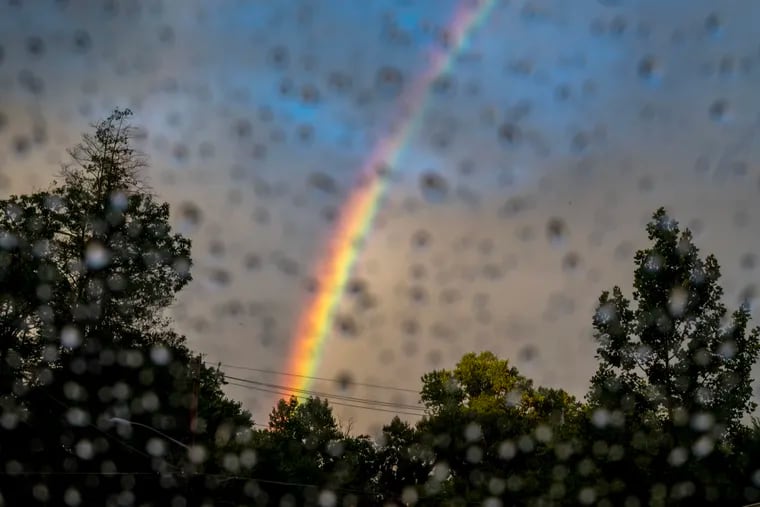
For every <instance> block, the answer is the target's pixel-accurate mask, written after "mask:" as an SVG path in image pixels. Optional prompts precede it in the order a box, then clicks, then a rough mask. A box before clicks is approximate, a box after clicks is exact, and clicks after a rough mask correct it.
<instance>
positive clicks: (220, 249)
mask: <svg viewBox="0 0 760 507" xmlns="http://www.w3.org/2000/svg"><path fill="white" fill-rule="evenodd" d="M208 251H209V253H210V254H211V256H212V257H215V258H217V259H221V258H222V257H224V243H223V242H221V241H220V240H218V239H215V240H212V241H211V244H210V245H209V247H208Z"/></svg>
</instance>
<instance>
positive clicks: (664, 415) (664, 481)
mask: <svg viewBox="0 0 760 507" xmlns="http://www.w3.org/2000/svg"><path fill="white" fill-rule="evenodd" d="M647 232H648V235H649V239H650V240H651V241H652V242H653V243H654V244H653V245H652V246H651V247H650V248H647V249H644V250H640V251H638V252H637V253H636V255H635V258H634V263H635V266H636V267H635V271H634V283H633V286H634V290H633V300H629V299H627V298H626V297H625V296H624V295H623V293H622V290H621V289H620V288H619V287H615V288H614V289H613V290H612V292H611V293H610V292H604V293H603V294H602V295H601V297H600V298H599V305H598V308H597V311H596V314H595V316H594V320H593V326H594V329H595V338H596V340H597V343H598V348H597V355H596V357H597V359H598V360H599V367H598V369H597V372H596V374H595V375H594V377H593V378H592V382H591V383H592V387H591V391H590V394H589V401H590V403H591V404H592V406H593V407H594V409H595V410H596V414H602V416H598V417H597V419H598V421H597V422H598V423H599V424H597V426H598V427H603V428H600V429H601V430H603V431H605V432H606V433H607V435H606V438H609V439H617V441H619V442H620V443H621V444H622V445H624V446H625V448H626V449H627V450H630V451H631V452H630V454H637V451H636V450H637V449H638V451H640V452H638V457H637V459H640V460H642V459H643V460H644V461H640V464H646V466H645V467H643V468H642V467H639V468H640V470H648V472H647V473H644V475H641V474H639V475H638V476H637V475H636V474H632V475H628V476H627V478H628V479H629V480H630V479H634V480H635V479H636V478H637V477H638V479H639V482H640V483H639V487H640V486H641V482H643V483H644V484H649V485H650V486H657V487H656V488H654V490H656V491H655V493H653V495H654V497H653V501H655V500H656V501H663V502H666V501H669V500H676V499H677V498H678V497H680V496H697V497H701V498H708V499H710V498H713V499H714V500H721V501H725V499H726V498H727V497H726V496H724V494H722V493H719V492H718V491H717V490H716V489H715V488H714V487H713V486H712V485H710V483H709V482H710V475H711V474H709V473H704V472H700V467H702V468H704V465H705V464H706V463H707V462H708V461H709V460H707V459H706V458H707V457H709V456H712V458H715V457H716V456H718V454H719V453H721V452H724V449H723V446H724V445H725V444H726V443H727V442H729V441H730V437H731V435H733V434H735V433H737V432H738V431H740V429H741V427H742V423H741V419H742V417H743V416H745V415H746V414H748V413H749V412H751V411H752V410H753V409H754V408H755V403H754V402H753V401H752V399H751V395H752V386H751V382H752V379H751V377H750V373H751V368H752V366H753V364H754V363H755V361H756V359H757V354H758V351H759V350H760V331H759V330H758V329H757V328H753V329H749V328H748V323H749V317H750V314H749V309H748V308H747V306H746V305H742V306H741V307H740V308H739V309H737V310H735V311H734V312H732V313H730V314H729V313H728V311H727V309H726V307H725V306H724V304H723V303H722V302H721V297H722V295H723V290H722V288H721V287H720V286H719V285H718V282H719V279H720V268H719V266H718V262H717V260H716V259H715V257H714V256H712V255H709V256H707V257H706V258H704V259H702V258H701V257H700V256H699V250H698V249H697V248H696V246H695V245H694V244H693V242H692V235H691V233H690V232H689V231H688V230H684V231H681V230H680V229H679V226H678V223H677V222H676V221H675V220H673V219H672V218H670V217H669V216H668V215H667V213H666V212H665V210H664V209H663V208H660V209H658V210H657V211H656V212H655V213H654V215H653V217H652V221H651V222H650V223H649V224H648V225H647ZM591 430H592V431H593V428H591ZM610 432H612V433H610ZM635 441H639V442H641V443H642V445H638V446H637V445H634V442H635ZM630 458H632V456H630V455H629V456H628V459H629V462H630ZM712 458H711V459H712ZM607 470H608V471H609V470H611V468H607ZM619 472H620V475H621V476H622V475H623V474H629V473H630V472H631V471H630V470H625V471H623V470H620V471H619ZM696 476H702V477H704V479H705V480H706V481H707V484H700V485H697V484H695V483H694V482H693V480H689V479H688V477H692V478H693V477H696ZM663 488H664V489H663ZM698 488H701V491H702V493H699V492H698ZM642 500H643V499H642Z"/></svg>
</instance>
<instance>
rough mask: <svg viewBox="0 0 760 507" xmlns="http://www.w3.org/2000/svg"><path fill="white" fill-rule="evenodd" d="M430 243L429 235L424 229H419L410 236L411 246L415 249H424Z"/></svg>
mask: <svg viewBox="0 0 760 507" xmlns="http://www.w3.org/2000/svg"><path fill="white" fill-rule="evenodd" d="M431 241H432V237H431V236H430V233H429V232H428V231H426V230H424V229H420V230H418V231H416V232H415V233H414V234H413V235H412V246H413V247H415V248H420V249H421V248H425V247H427V246H428V245H430V242H431Z"/></svg>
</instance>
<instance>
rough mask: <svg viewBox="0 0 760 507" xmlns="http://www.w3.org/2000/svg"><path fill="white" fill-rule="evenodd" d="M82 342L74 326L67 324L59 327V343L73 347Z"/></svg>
mask: <svg viewBox="0 0 760 507" xmlns="http://www.w3.org/2000/svg"><path fill="white" fill-rule="evenodd" d="M81 343H82V335H81V333H80V332H79V329H77V328H76V327H74V326H71V325H68V326H64V327H63V329H61V345H63V346H64V347H66V348H69V349H74V348H76V347H79V345H80V344H81Z"/></svg>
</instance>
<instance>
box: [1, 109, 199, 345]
mask: <svg viewBox="0 0 760 507" xmlns="http://www.w3.org/2000/svg"><path fill="white" fill-rule="evenodd" d="M130 115H131V112H130V111H129V110H124V111H115V112H114V113H113V114H112V115H111V116H109V117H108V118H107V119H106V120H104V121H103V122H101V123H99V124H98V125H97V126H96V127H95V134H94V135H90V134H86V135H84V136H83V141H82V143H81V144H80V145H78V146H77V147H76V148H74V149H73V150H71V151H70V153H71V155H72V158H73V161H74V162H73V163H72V164H70V165H67V166H65V167H64V168H63V170H62V174H61V176H62V181H61V182H60V183H58V182H54V184H53V186H52V188H51V189H49V190H46V191H41V192H36V193H33V194H30V195H22V196H11V197H10V198H9V199H7V200H5V201H2V202H0V232H2V237H3V238H4V240H3V242H2V245H1V246H2V247H3V250H4V252H3V257H2V259H0V261H2V262H0V266H2V269H3V272H2V273H1V274H0V281H2V285H0V290H1V291H2V294H3V295H4V297H3V303H4V304H3V306H4V308H3V309H4V310H5V311H4V312H3V313H4V316H5V318H4V322H3V324H4V326H3V327H6V328H7V327H11V328H13V327H15V328H16V329H17V330H16V331H15V333H16V334H18V333H19V332H24V333H25V336H24V341H25V342H26V343H27V344H33V343H35V342H37V343H50V342H55V341H56V340H57V339H58V335H59V334H60V332H61V330H62V329H63V328H64V326H66V325H72V324H73V325H75V326H77V328H78V333H80V334H81V336H82V339H88V338H89V337H90V336H93V335H94V334H97V335H98V337H99V338H100V339H103V338H104V337H105V336H109V337H111V338H113V339H118V336H113V331H114V330H115V329H129V328H135V329H141V330H147V329H151V328H154V327H156V326H157V325H163V324H164V323H165V322H163V321H162V318H161V315H162V310H163V309H164V308H166V307H167V306H168V305H169V304H170V303H171V302H172V301H173V298H174V295H175V293H176V292H177V291H178V290H180V289H181V288H182V287H183V286H184V285H185V284H187V282H188V281H189V280H190V276H189V268H190V241H189V240H188V239H186V238H183V237H181V236H180V235H177V234H172V232H171V228H170V226H169V206H168V204H166V203H158V202H156V201H155V200H154V199H153V197H152V196H151V195H150V194H149V193H148V192H147V191H146V190H145V188H144V185H143V184H142V183H141V179H140V174H139V170H140V169H141V168H142V167H143V165H144V162H143V160H142V158H141V157H140V156H139V155H138V154H136V153H135V151H134V150H133V148H131V146H130V140H131V137H132V135H133V129H132V128H131V127H130V126H129V125H128V124H127V123H126V119H127V118H128V117H129V116H130ZM19 277H24V279H23V280H19ZM19 281H22V282H26V283H22V284H18V283H16V282H19ZM20 291H26V292H20ZM18 329H21V330H23V331H20V330H18ZM12 332H13V331H12Z"/></svg>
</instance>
